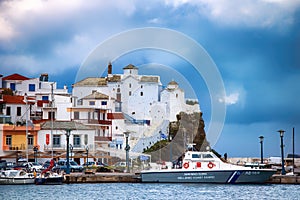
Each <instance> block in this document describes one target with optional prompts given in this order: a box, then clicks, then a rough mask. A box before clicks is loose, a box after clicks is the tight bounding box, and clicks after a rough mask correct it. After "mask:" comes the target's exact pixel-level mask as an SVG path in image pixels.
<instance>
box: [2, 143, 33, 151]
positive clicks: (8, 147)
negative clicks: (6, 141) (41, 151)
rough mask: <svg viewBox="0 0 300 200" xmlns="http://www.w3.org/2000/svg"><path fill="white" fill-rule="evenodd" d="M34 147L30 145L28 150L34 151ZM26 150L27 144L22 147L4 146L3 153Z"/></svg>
mask: <svg viewBox="0 0 300 200" xmlns="http://www.w3.org/2000/svg"><path fill="white" fill-rule="evenodd" d="M33 147H34V145H28V149H29V150H32V149H33ZM24 150H26V145H25V144H20V145H4V146H3V151H24Z"/></svg>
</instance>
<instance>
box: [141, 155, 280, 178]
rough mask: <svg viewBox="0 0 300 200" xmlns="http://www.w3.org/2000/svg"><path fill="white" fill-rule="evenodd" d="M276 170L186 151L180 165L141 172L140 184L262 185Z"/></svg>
mask: <svg viewBox="0 0 300 200" xmlns="http://www.w3.org/2000/svg"><path fill="white" fill-rule="evenodd" d="M274 173H276V170H273V169H261V168H251V167H245V166H239V165H234V164H231V163H227V162H224V161H223V160H221V159H220V158H218V157H217V156H216V155H215V154H214V153H213V152H211V151H207V152H197V151H187V152H185V154H184V157H183V159H182V164H180V165H179V166H177V167H176V165H175V166H173V167H170V166H165V167H160V168H159V169H149V170H143V171H141V181H142V182H161V183H231V184H233V183H264V182H266V181H267V180H268V179H269V178H270V177H271V176H272V175H273V174H274Z"/></svg>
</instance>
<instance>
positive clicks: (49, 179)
mask: <svg viewBox="0 0 300 200" xmlns="http://www.w3.org/2000/svg"><path fill="white" fill-rule="evenodd" d="M63 180H64V177H63V175H62V174H57V173H55V172H48V173H46V174H43V175H40V176H38V177H36V178H35V184H36V185H61V184H63Z"/></svg>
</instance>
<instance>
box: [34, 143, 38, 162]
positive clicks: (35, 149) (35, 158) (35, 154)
mask: <svg viewBox="0 0 300 200" xmlns="http://www.w3.org/2000/svg"><path fill="white" fill-rule="evenodd" d="M38 150H39V149H38V147H37V146H34V147H33V151H34V162H37V152H38Z"/></svg>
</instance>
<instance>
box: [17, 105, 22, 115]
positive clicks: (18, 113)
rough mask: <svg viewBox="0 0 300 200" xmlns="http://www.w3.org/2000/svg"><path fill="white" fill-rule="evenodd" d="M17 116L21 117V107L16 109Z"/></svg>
mask: <svg viewBox="0 0 300 200" xmlns="http://www.w3.org/2000/svg"><path fill="white" fill-rule="evenodd" d="M17 116H21V107H17Z"/></svg>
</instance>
